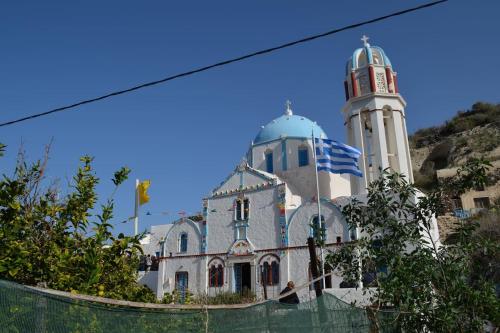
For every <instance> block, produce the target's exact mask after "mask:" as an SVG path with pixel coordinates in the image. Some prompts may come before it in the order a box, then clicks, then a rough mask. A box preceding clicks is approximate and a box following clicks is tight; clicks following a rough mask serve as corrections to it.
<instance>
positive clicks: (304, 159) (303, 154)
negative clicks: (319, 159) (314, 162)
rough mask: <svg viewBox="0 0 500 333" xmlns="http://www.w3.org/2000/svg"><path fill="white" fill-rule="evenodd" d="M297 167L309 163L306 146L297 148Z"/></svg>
mask: <svg viewBox="0 0 500 333" xmlns="http://www.w3.org/2000/svg"><path fill="white" fill-rule="evenodd" d="M298 157H299V167H302V166H306V165H309V149H307V147H306V146H300V147H299V150H298Z"/></svg>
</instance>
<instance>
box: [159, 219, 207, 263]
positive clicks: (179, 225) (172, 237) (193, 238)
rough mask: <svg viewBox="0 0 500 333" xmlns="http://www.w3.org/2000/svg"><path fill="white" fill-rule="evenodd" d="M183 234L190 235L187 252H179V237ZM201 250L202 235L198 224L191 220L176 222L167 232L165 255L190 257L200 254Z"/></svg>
mask: <svg viewBox="0 0 500 333" xmlns="http://www.w3.org/2000/svg"><path fill="white" fill-rule="evenodd" d="M182 233H186V234H187V235H188V243H187V251H186V252H184V253H180V252H179V237H180V235H181V234H182ZM200 250H201V233H200V229H199V227H198V222H193V221H191V220H190V219H187V218H183V219H180V220H178V221H176V222H175V223H174V224H173V225H172V227H171V228H170V230H169V231H168V232H167V235H166V239H165V251H164V255H165V256H169V255H170V253H172V254H173V255H189V254H199V253H200Z"/></svg>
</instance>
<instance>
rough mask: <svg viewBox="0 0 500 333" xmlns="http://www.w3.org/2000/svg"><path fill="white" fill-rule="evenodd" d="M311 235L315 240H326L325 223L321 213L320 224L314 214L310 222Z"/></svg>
mask: <svg viewBox="0 0 500 333" xmlns="http://www.w3.org/2000/svg"><path fill="white" fill-rule="evenodd" d="M310 233H311V236H312V237H313V238H314V239H315V240H316V241H319V240H322V241H326V225H325V217H324V216H323V215H321V226H320V224H319V220H318V216H317V215H316V216H314V217H313V219H312V222H311V231H310Z"/></svg>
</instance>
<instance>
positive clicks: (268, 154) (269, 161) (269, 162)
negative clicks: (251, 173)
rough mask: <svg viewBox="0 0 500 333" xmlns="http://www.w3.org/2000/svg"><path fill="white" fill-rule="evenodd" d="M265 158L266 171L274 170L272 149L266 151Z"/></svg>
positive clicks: (271, 171)
mask: <svg viewBox="0 0 500 333" xmlns="http://www.w3.org/2000/svg"><path fill="white" fill-rule="evenodd" d="M264 156H265V159H266V171H267V172H269V173H273V172H274V168H273V152H272V151H266V153H265V155H264Z"/></svg>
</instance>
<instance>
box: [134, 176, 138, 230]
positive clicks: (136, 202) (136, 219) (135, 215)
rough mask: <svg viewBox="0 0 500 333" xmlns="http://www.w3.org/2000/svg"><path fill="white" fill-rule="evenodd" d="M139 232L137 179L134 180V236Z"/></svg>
mask: <svg viewBox="0 0 500 333" xmlns="http://www.w3.org/2000/svg"><path fill="white" fill-rule="evenodd" d="M138 233H139V179H136V180H135V210H134V236H137V234H138Z"/></svg>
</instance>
